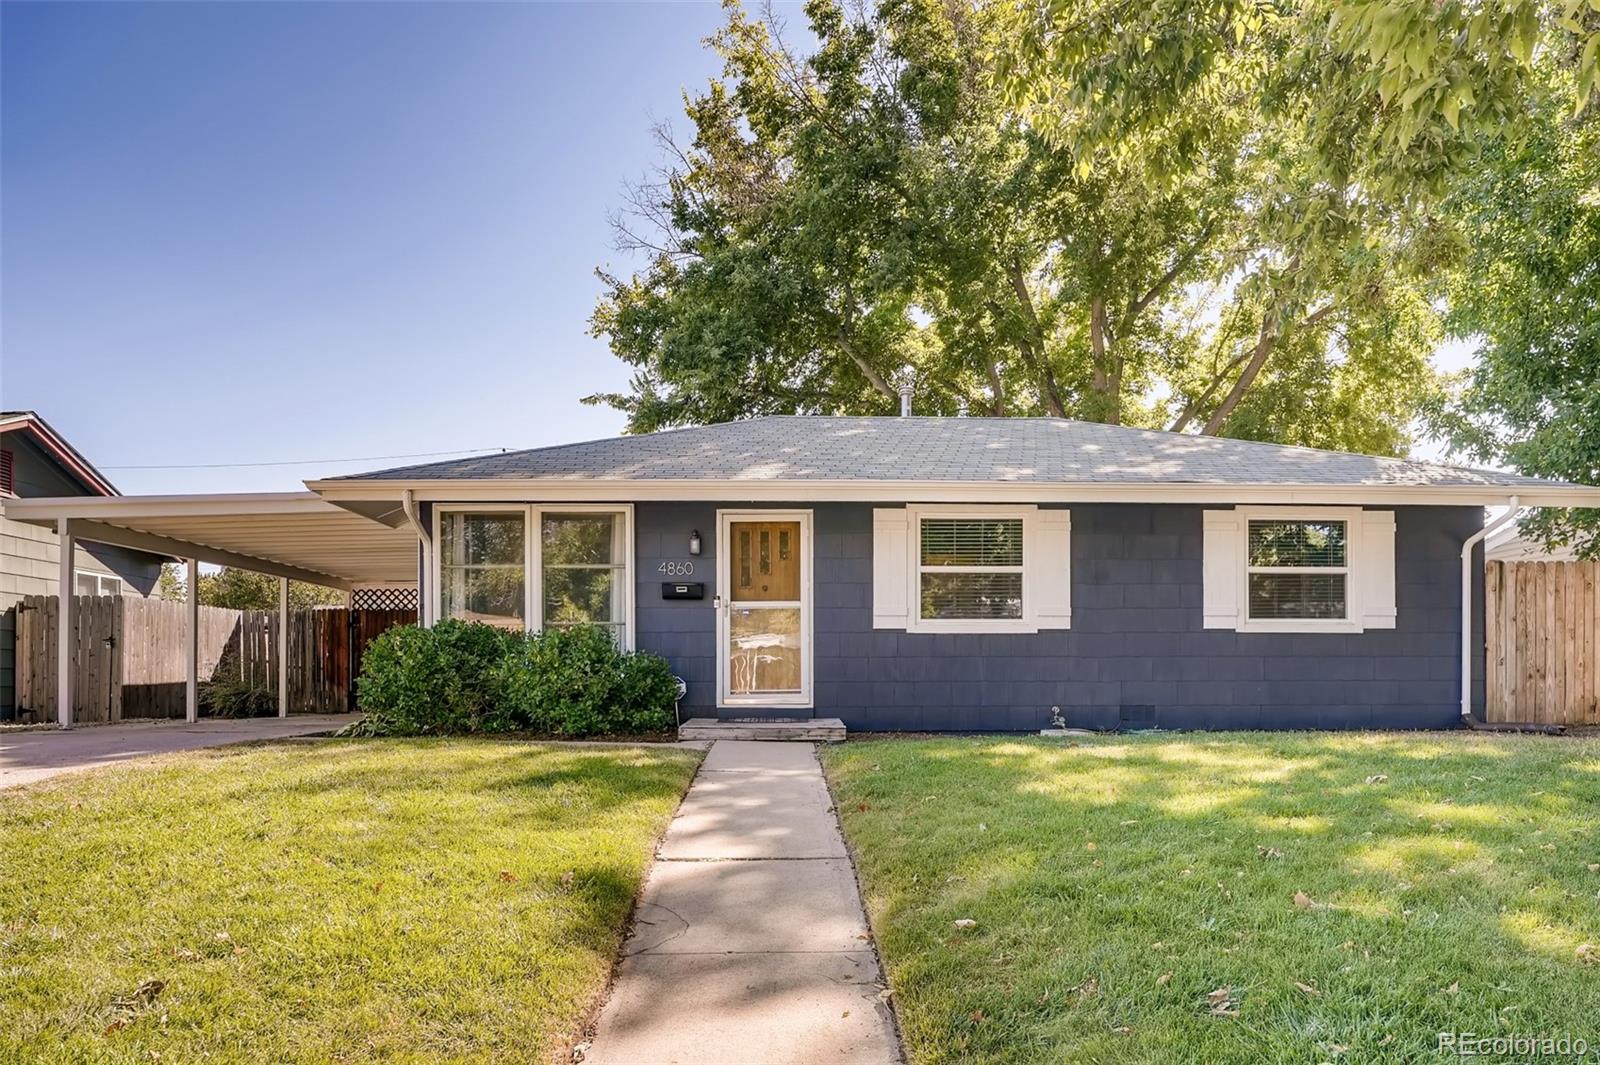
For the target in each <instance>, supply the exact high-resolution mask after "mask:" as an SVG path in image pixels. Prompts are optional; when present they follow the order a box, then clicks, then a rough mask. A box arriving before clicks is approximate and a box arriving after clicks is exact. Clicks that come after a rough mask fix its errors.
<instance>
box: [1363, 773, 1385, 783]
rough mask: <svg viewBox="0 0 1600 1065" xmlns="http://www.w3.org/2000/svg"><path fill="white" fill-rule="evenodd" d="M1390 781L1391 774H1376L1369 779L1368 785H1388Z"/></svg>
mask: <svg viewBox="0 0 1600 1065" xmlns="http://www.w3.org/2000/svg"><path fill="white" fill-rule="evenodd" d="M1388 780H1389V774H1387V773H1374V774H1372V775H1371V776H1370V777H1368V778H1367V783H1368V784H1383V783H1387V782H1388Z"/></svg>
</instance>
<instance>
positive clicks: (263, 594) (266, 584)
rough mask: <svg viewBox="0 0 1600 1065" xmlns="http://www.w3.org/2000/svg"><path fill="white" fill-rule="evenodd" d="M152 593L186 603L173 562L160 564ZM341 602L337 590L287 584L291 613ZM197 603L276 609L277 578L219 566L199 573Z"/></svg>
mask: <svg viewBox="0 0 1600 1065" xmlns="http://www.w3.org/2000/svg"><path fill="white" fill-rule="evenodd" d="M156 591H157V593H158V594H159V595H160V596H161V598H162V599H166V600H169V601H173V602H183V601H185V600H187V598H188V592H187V590H186V589H185V588H184V578H183V574H182V571H181V570H180V569H179V567H178V565H177V564H176V563H173V562H168V563H165V564H163V565H162V567H161V579H160V581H159V582H158V583H157V586H156ZM344 602H345V594H344V593H343V592H341V591H339V590H338V589H337V588H328V587H324V586H322V585H319V584H305V583H302V582H300V581H290V582H289V606H290V608H292V609H294V610H304V609H307V608H309V607H314V606H343V605H344ZM200 604H201V605H202V606H220V607H227V608H229V609H230V610H276V609H278V578H276V577H269V576H267V575H266V574H264V573H253V572H251V571H250V570H243V569H235V568H234V567H232V566H223V567H222V568H221V569H219V570H218V571H217V572H215V573H202V574H200Z"/></svg>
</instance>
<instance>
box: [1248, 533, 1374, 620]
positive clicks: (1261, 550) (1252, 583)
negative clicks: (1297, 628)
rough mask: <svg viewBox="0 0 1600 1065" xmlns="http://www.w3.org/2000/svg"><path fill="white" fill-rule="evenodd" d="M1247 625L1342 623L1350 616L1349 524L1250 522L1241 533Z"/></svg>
mask: <svg viewBox="0 0 1600 1065" xmlns="http://www.w3.org/2000/svg"><path fill="white" fill-rule="evenodd" d="M1245 565H1246V573H1247V580H1248V587H1247V589H1246V596H1245V603H1246V605H1247V607H1248V609H1249V618H1250V620H1251V621H1289V620H1294V621H1305V620H1317V621H1345V620H1347V619H1348V618H1349V616H1350V523H1349V522H1348V521H1345V520H1343V519H1332V518H1318V519H1299V520H1296V519H1291V518H1251V519H1249V522H1248V524H1247V527H1246V533H1245Z"/></svg>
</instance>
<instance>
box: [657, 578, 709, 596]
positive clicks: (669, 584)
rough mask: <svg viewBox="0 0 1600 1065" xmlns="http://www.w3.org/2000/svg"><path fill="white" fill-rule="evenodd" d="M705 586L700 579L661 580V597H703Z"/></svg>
mask: <svg viewBox="0 0 1600 1065" xmlns="http://www.w3.org/2000/svg"><path fill="white" fill-rule="evenodd" d="M705 597H706V586H705V584H704V583H703V582H701V581H662V582H661V598H663V599H704V598H705Z"/></svg>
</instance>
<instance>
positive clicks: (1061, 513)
mask: <svg viewBox="0 0 1600 1065" xmlns="http://www.w3.org/2000/svg"><path fill="white" fill-rule="evenodd" d="M1032 524H1033V532H1034V534H1033V536H1032V537H1031V538H1030V540H1029V542H1028V543H1027V545H1026V548H1025V554H1024V556H1023V562H1024V564H1025V565H1026V567H1027V577H1026V578H1025V579H1026V580H1027V590H1026V595H1027V598H1028V600H1029V601H1030V602H1031V603H1032V609H1033V617H1034V620H1035V621H1036V622H1037V623H1038V625H1039V627H1040V628H1041V629H1068V628H1071V627H1072V512H1071V511H1069V510H1040V511H1039V512H1038V514H1037V515H1036V516H1035V517H1034V519H1033V523H1032Z"/></svg>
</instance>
